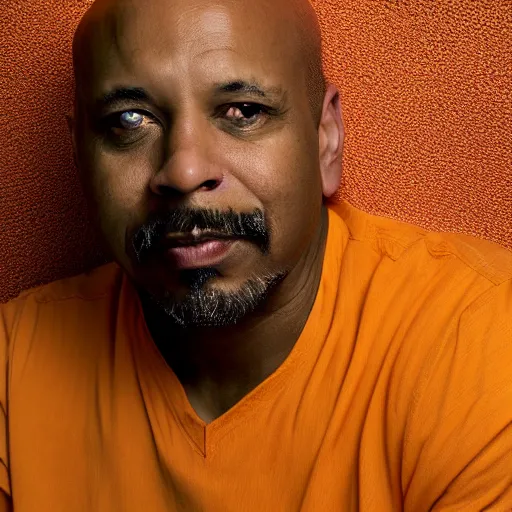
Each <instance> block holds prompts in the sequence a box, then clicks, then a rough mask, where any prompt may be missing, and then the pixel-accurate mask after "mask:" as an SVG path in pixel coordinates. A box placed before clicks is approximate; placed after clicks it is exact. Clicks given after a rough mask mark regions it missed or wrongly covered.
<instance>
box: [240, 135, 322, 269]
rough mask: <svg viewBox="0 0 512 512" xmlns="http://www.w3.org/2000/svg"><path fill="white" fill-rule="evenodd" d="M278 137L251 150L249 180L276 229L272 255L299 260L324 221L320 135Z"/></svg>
mask: <svg viewBox="0 0 512 512" xmlns="http://www.w3.org/2000/svg"><path fill="white" fill-rule="evenodd" d="M283 139H284V138H282V139H281V140H279V139H278V138H275V139H273V140H272V141H269V142H268V143H266V144H265V145H264V146H263V145H262V146H261V147H259V148H257V151H251V153H250V154H246V162H247V163H246V165H245V167H246V168H247V172H246V173H245V174H246V177H245V178H243V179H244V184H245V186H246V187H247V188H248V189H249V190H251V191H252V193H253V194H254V195H256V196H257V198H258V200H259V202H260V203H261V204H262V206H263V208H264V211H265V213H266V215H267V218H268V220H269V223H270V226H271V229H272V256H273V257H274V258H275V259H277V260H279V261H281V262H288V261H293V260H296V259H297V258H298V257H299V256H300V254H302V252H303V251H304V249H305V248H306V246H307V244H308V242H309V241H310V240H311V238H312V237H313V234H314V232H315V230H316V228H317V226H318V223H319V221H320V214H321V206H322V185H321V179H320V170H319V165H318V150H317V149H316V148H315V144H318V142H317V140H316V139H315V135H314V134H313V135H309V136H307V135H304V136H300V135H297V130H295V131H294V132H293V137H287V138H286V139H285V140H283Z"/></svg>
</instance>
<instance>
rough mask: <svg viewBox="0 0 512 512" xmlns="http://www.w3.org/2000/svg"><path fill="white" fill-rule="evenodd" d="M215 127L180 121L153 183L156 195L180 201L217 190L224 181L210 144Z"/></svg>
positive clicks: (175, 126) (191, 121)
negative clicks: (196, 194) (186, 197)
mask: <svg viewBox="0 0 512 512" xmlns="http://www.w3.org/2000/svg"><path fill="white" fill-rule="evenodd" d="M211 129H212V127H211V126H205V123H201V120H193V119H191V118H189V119H181V120H178V119H176V120H175V122H174V124H173V126H172V129H171V130H170V133H169V134H168V135H167V137H166V141H165V149H164V152H163V154H164V157H163V161H162V164H161V168H160V169H159V170H158V172H157V173H155V174H154V175H153V177H152V179H151V183H150V188H151V190H152V192H153V193H154V194H157V195H159V196H166V197H170V196H171V197H180V196H186V195H190V194H192V193H194V192H198V191H211V190H214V189H216V188H217V187H218V186H219V185H220V184H221V183H222V181H223V179H224V173H223V170H222V168H221V166H220V165H219V164H218V163H217V161H216V159H215V157H214V154H213V153H212V147H213V146H214V145H213V144H212V143H211V141H210V140H209V130H211Z"/></svg>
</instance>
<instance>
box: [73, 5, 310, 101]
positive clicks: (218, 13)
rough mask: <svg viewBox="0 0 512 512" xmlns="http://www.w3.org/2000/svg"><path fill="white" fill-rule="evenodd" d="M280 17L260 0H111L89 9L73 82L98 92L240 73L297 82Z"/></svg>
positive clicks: (182, 84)
mask: <svg viewBox="0 0 512 512" xmlns="http://www.w3.org/2000/svg"><path fill="white" fill-rule="evenodd" d="M286 18H287V16H286V15H284V16H283V13H280V14H278V13H275V12H270V11H269V6H268V3H267V2H264V1H263V2H256V1H252V2H246V1H243V0H233V1H226V2H223V3H216V2H205V1H204V0H203V1H201V0H195V1H193V0H192V1H191V0H177V1H176V0H175V1H171V0H145V1H144V2H142V1H136V0H131V1H124V2H117V3H115V4H113V5H111V6H108V7H107V8H99V9H97V10H96V12H93V13H92V15H91V19H90V20H89V22H88V23H89V27H88V29H87V36H86V40H87V44H86V45H82V46H81V47H80V49H79V51H80V52H82V53H85V54H86V55H85V56H84V55H81V56H80V59H79V61H80V66H81V67H84V66H85V67H86V68H87V69H86V70H85V71H84V70H82V71H81V73H80V78H81V80H80V81H81V82H85V83H80V84H78V85H80V86H82V87H83V86H85V87H86V89H88V90H90V91H91V92H93V93H94V94H95V95H97V94H102V93H105V92H108V90H109V89H111V88H114V87H117V86H119V85H120V84H123V85H140V86H144V87H148V88H151V89H153V90H155V91H158V90H159V89H162V88H165V90H166V91H167V92H169V91H170V89H172V87H173V86H176V87H179V88H180V89H183V88H187V87H189V88H194V87H200V86H201V85H205V86H207V85H208V84H210V83H219V82H226V81H228V80H231V79H241V78H242V79H243V78H245V79H253V78H257V79H258V80H259V81H260V82H262V83H265V82H266V85H269V86H272V85H281V86H282V85H285V84H286V83H287V82H289V83H295V84H297V83H298V82H297V81H298V80H299V79H300V77H301V74H302V66H301V65H300V62H299V60H300V58H299V52H298V44H297V37H296V31H295V30H294V29H293V27H292V26H291V25H292V24H291V23H290V18H291V16H290V15H288V19H286ZM84 57H85V58H84ZM143 82H144V83H143Z"/></svg>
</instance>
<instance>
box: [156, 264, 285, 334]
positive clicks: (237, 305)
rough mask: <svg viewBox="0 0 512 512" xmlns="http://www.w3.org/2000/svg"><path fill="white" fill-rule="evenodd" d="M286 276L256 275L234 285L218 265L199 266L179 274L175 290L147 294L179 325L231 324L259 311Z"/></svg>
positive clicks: (161, 310) (219, 325) (169, 320)
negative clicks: (222, 276) (224, 277)
mask: <svg viewBox="0 0 512 512" xmlns="http://www.w3.org/2000/svg"><path fill="white" fill-rule="evenodd" d="M284 278H285V273H275V274H268V275H264V276H253V277H251V278H248V279H246V280H245V281H243V282H242V283H240V282H239V283H238V284H236V285H234V284H228V283H227V282H226V280H225V279H223V278H221V277H219V275H218V272H217V271H216V270H215V269H208V268H205V269H196V270H190V271H187V272H186V273H185V274H183V275H180V280H179V283H176V284H177V287H176V288H175V289H174V290H173V291H171V290H170V289H167V290H166V291H164V292H163V293H161V294H158V295H156V294H147V297H148V298H149V300H150V302H151V303H152V304H153V308H157V309H158V310H159V312H160V313H163V315H164V317H165V319H166V320H167V321H168V322H170V323H171V324H173V325H176V326H178V327H182V328H204V327H228V326H233V325H236V324H238V323H239V322H240V321H242V320H243V319H245V318H246V317H247V316H249V315H250V314H251V313H253V312H254V311H256V310H257V309H258V308H259V307H260V306H261V305H262V304H264V303H265V301H266V300H267V298H268V296H269V294H270V293H271V292H272V291H273V290H274V289H275V288H276V287H277V286H278V285H279V283H280V282H281V281H282V280H283V279H284ZM173 288H174V287H173Z"/></svg>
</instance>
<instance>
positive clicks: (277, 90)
mask: <svg viewBox="0 0 512 512" xmlns="http://www.w3.org/2000/svg"><path fill="white" fill-rule="evenodd" d="M214 91H215V92H216V93H217V94H237V95H238V94H239V95H242V94H244V95H249V96H255V97H258V98H266V99H274V100H275V99H280V98H282V97H283V95H284V93H283V89H282V88H281V87H266V88H265V87H263V86H261V85H259V84H258V83H256V82H247V81H245V80H232V81H229V82H223V83H217V84H215V85H214ZM126 101H137V102H151V101H152V98H151V96H150V95H149V94H148V92H147V91H146V90H145V89H143V88H141V87H118V88H116V89H113V90H112V91H109V92H108V93H106V94H104V95H103V96H102V97H101V98H100V99H99V100H98V101H97V102H96V106H97V107H98V108H100V109H101V108H107V107H112V106H114V105H116V104H121V103H124V102H126Z"/></svg>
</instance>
